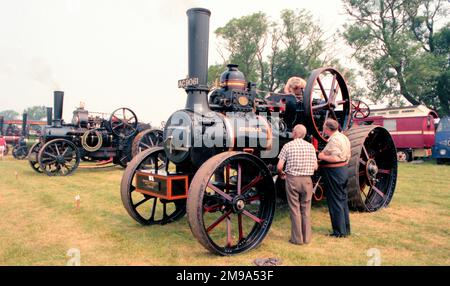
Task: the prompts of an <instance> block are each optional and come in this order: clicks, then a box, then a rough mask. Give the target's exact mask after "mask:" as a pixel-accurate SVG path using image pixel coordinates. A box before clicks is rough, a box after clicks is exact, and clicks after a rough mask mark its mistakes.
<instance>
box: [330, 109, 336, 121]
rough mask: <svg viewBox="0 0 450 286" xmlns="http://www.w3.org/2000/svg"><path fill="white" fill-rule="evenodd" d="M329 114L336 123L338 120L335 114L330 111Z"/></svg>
mask: <svg viewBox="0 0 450 286" xmlns="http://www.w3.org/2000/svg"><path fill="white" fill-rule="evenodd" d="M330 114H331V117H333V119H334V120H336V121H338V118H337V116H336V113H334V110H332V109H330Z"/></svg>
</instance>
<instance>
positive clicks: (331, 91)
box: [328, 75, 336, 102]
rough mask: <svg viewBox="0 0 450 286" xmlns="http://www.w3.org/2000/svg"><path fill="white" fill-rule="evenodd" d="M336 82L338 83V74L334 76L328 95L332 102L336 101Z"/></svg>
mask: <svg viewBox="0 0 450 286" xmlns="http://www.w3.org/2000/svg"><path fill="white" fill-rule="evenodd" d="M335 84H336V75H334V76H333V81H332V82H331V88H330V95H329V97H328V98H329V99H330V102H334V99H335V91H334V85H335Z"/></svg>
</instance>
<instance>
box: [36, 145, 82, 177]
mask: <svg viewBox="0 0 450 286" xmlns="http://www.w3.org/2000/svg"><path fill="white" fill-rule="evenodd" d="M37 159H38V162H39V167H40V168H41V169H42V170H43V171H44V172H45V173H46V174H47V175H48V176H67V175H70V174H71V173H72V172H74V171H75V170H76V169H77V168H78V165H79V164H80V152H79V151H78V148H77V146H75V144H73V143H72V142H70V141H68V140H66V139H54V140H51V141H49V142H47V143H45V144H44V145H43V146H42V148H41V149H40V150H39V153H38V158H37Z"/></svg>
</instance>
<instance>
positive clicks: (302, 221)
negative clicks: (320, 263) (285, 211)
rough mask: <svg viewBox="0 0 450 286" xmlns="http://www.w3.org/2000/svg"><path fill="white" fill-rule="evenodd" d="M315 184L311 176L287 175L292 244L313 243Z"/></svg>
mask: <svg viewBox="0 0 450 286" xmlns="http://www.w3.org/2000/svg"><path fill="white" fill-rule="evenodd" d="M312 192H313V184H312V180H311V177H310V176H292V175H288V174H287V175H286V196H287V201H288V204H289V214H290V217H291V242H292V243H295V244H303V243H309V242H310V241H311V199H312V195H313V193H312Z"/></svg>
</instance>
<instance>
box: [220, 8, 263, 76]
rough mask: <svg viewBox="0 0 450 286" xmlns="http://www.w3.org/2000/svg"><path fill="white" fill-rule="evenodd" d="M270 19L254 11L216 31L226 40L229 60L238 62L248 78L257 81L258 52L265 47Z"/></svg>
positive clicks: (234, 19)
mask: <svg viewBox="0 0 450 286" xmlns="http://www.w3.org/2000/svg"><path fill="white" fill-rule="evenodd" d="M267 29H268V20H267V16H266V15H265V14H264V13H262V12H258V13H254V14H251V15H248V16H243V17H241V18H239V19H236V18H233V19H232V20H230V21H229V22H228V23H227V24H226V25H225V26H224V27H220V28H218V29H216V31H215V33H216V35H217V36H218V37H219V38H222V39H223V40H224V42H225V49H226V50H227V51H228V53H229V60H228V61H229V62H232V63H234V64H238V65H239V67H240V70H241V71H242V72H243V73H244V74H245V76H246V77H247V79H248V80H250V81H256V79H257V72H256V69H257V67H256V62H257V61H256V54H257V53H258V52H260V51H261V50H262V49H264V45H265V43H266V38H267V31H268V30H267Z"/></svg>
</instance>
